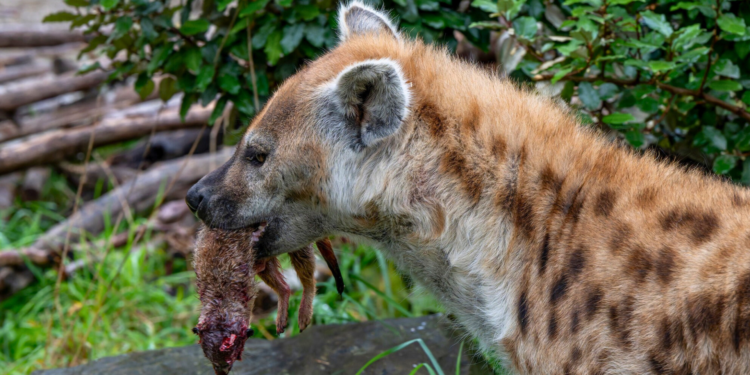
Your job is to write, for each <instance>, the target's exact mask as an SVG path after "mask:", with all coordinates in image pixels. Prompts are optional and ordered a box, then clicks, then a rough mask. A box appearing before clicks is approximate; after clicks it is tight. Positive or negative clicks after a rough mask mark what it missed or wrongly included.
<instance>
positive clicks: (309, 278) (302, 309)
mask: <svg viewBox="0 0 750 375" xmlns="http://www.w3.org/2000/svg"><path fill="white" fill-rule="evenodd" d="M289 259H291V261H292V266H293V267H294V270H295V271H297V276H298V277H299V281H300V282H301V283H302V302H300V306H299V330H300V332H302V331H304V330H305V328H307V327H308V326H309V325H310V323H311V322H312V316H313V300H314V299H315V253H314V252H313V248H312V244H310V245H308V246H305V247H303V248H302V249H300V250H298V251H295V252H293V253H289Z"/></svg>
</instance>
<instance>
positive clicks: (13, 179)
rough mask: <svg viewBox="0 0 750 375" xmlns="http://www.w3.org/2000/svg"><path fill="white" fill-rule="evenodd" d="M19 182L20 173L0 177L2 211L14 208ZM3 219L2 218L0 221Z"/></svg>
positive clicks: (0, 206) (0, 204) (0, 208)
mask: <svg viewBox="0 0 750 375" xmlns="http://www.w3.org/2000/svg"><path fill="white" fill-rule="evenodd" d="M19 181H21V173H20V172H16V173H11V174H7V175H5V176H0V210H5V209H7V208H10V207H11V206H13V200H14V198H15V197H16V188H17V187H18V182H19ZM2 219H3V218H2V217H0V220H2Z"/></svg>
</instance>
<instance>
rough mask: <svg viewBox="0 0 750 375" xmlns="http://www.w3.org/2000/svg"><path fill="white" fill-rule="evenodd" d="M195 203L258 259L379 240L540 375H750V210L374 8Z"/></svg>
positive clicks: (484, 340) (253, 129) (296, 81)
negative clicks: (321, 242) (337, 239)
mask: <svg viewBox="0 0 750 375" xmlns="http://www.w3.org/2000/svg"><path fill="white" fill-rule="evenodd" d="M339 17H340V20H339V25H340V26H339V27H340V30H339V34H340V39H341V42H340V43H339V45H338V47H336V48H335V49H333V50H332V51H330V52H328V53H326V54H325V55H323V56H321V57H320V58H318V59H317V60H315V61H313V62H311V63H309V64H308V65H307V66H305V67H304V68H302V69H301V70H300V71H299V72H298V73H297V74H295V75H294V76H292V77H291V78H289V79H288V80H287V81H286V82H285V83H284V84H283V85H282V86H281V87H280V88H279V90H278V92H276V94H275V95H274V96H273V98H272V99H271V100H270V101H269V102H268V104H267V105H266V107H265V109H264V110H263V111H262V112H260V113H259V115H258V116H257V117H256V119H255V120H254V121H253V123H252V125H251V126H250V128H249V130H248V131H247V134H246V135H245V137H244V138H243V140H242V142H241V143H240V144H239V146H238V147H237V151H236V153H235V155H234V157H233V158H232V159H231V160H230V161H228V162H227V163H226V164H225V165H224V166H222V167H221V168H219V169H218V170H216V171H214V172H212V173H211V174H209V175H208V176H206V177H205V178H204V179H203V180H201V181H200V182H199V183H198V184H196V185H195V186H194V187H193V188H192V189H191V191H190V193H189V195H188V201H189V202H190V205H191V206H192V207H195V208H196V211H197V213H198V215H199V216H200V217H201V218H202V219H203V220H204V221H205V223H206V224H207V225H209V226H211V227H220V228H240V227H248V226H256V225H258V224H259V223H261V222H267V223H268V227H267V229H266V233H265V235H264V236H263V237H262V238H261V239H260V242H259V256H272V255H278V254H281V253H285V252H289V251H292V250H296V249H299V248H302V247H303V246H305V245H306V244H309V243H311V242H313V241H315V240H317V239H320V238H321V237H324V236H328V235H332V234H343V235H346V236H355V237H359V238H361V239H367V240H370V241H372V242H374V243H375V244H376V245H377V247H378V248H380V249H382V250H383V251H384V252H385V253H386V254H387V255H388V256H389V257H390V259H392V260H393V261H394V262H395V264H396V265H397V266H398V267H399V268H400V269H401V270H402V271H403V272H405V273H408V274H409V275H411V277H412V278H413V279H415V280H417V281H418V282H419V283H421V284H423V285H424V286H426V287H427V289H429V290H430V291H431V292H432V293H433V294H434V295H435V296H437V297H438V298H439V300H440V301H441V302H442V303H443V304H444V306H445V308H446V310H447V311H449V312H451V313H453V314H454V315H455V316H456V317H457V318H458V320H459V322H460V324H461V325H462V326H463V327H464V328H465V329H466V330H467V331H468V332H469V333H470V334H471V335H473V336H474V337H475V338H477V339H478V340H479V342H480V343H481V345H482V346H483V347H484V348H485V349H487V350H493V351H495V352H497V353H499V354H501V355H503V356H505V357H506V358H507V359H508V363H509V365H510V366H512V367H513V368H515V370H516V371H518V372H520V373H534V374H560V373H564V374H567V373H571V374H573V373H579V374H626V373H627V374H642V373H656V374H668V373H669V374H671V373H676V374H683V373H684V374H717V373H727V374H747V373H750V253H748V250H747V249H748V245H750V225H748V223H750V195H749V194H748V192H747V191H746V190H745V189H742V188H740V187H737V186H734V185H731V184H730V183H727V182H724V181H721V180H719V179H717V178H712V177H709V176H706V175H704V174H703V173H701V172H699V171H695V170H685V169H683V168H679V167H676V166H674V165H669V164H667V163H664V162H660V161H657V160H656V159H655V158H654V157H651V156H642V155H637V154H636V153H634V152H633V151H631V150H628V149H626V148H624V147H619V146H617V145H614V144H612V143H611V142H608V141H607V140H605V139H604V138H603V137H601V136H599V135H598V134H596V133H595V132H594V131H592V130H591V129H588V128H584V127H581V126H579V124H578V123H577V121H576V119H575V117H574V116H572V115H571V114H570V113H569V112H567V111H566V110H565V109H564V108H561V107H560V106H558V105H556V104H555V103H554V102H553V101H551V100H549V99H545V98H543V97H540V96H539V95H536V94H534V93H530V92H528V91H524V90H519V89H518V88H517V87H516V86H515V85H514V84H513V83H511V82H508V81H505V80H502V79H499V78H497V77H495V76H494V75H492V74H490V73H487V72H485V71H482V70H481V69H479V68H476V67H474V66H472V65H470V64H467V63H464V62H461V61H458V60H456V59H455V58H453V57H451V56H449V55H448V53H446V51H445V50H443V49H441V48H437V47H434V46H431V45H425V44H424V43H422V42H421V41H419V40H410V39H408V38H406V37H404V36H403V35H401V34H400V33H399V32H398V31H397V29H396V28H395V27H394V25H393V24H392V23H391V21H390V20H389V18H388V17H387V16H386V15H385V14H383V13H381V12H379V11H376V10H373V9H371V8H370V7H368V6H365V5H363V4H361V3H358V2H354V3H351V4H350V5H348V6H344V7H342V9H341V10H340V15H339Z"/></svg>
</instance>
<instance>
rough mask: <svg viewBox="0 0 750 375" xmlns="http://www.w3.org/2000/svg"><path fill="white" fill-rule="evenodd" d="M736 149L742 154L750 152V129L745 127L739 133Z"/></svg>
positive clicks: (735, 144)
mask: <svg viewBox="0 0 750 375" xmlns="http://www.w3.org/2000/svg"><path fill="white" fill-rule="evenodd" d="M734 147H735V148H736V149H738V150H740V151H742V152H746V151H750V127H745V128H744V129H742V130H740V131H739V132H738V133H737V137H736V139H735V143H734Z"/></svg>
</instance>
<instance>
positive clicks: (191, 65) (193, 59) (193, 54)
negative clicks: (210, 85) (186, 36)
mask: <svg viewBox="0 0 750 375" xmlns="http://www.w3.org/2000/svg"><path fill="white" fill-rule="evenodd" d="M183 58H184V60H185V66H186V67H187V68H188V70H190V71H191V72H192V73H197V72H198V70H199V69H200V68H201V65H202V64H203V56H202V55H201V50H200V48H198V47H189V48H187V49H185V55H184V57H183Z"/></svg>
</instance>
